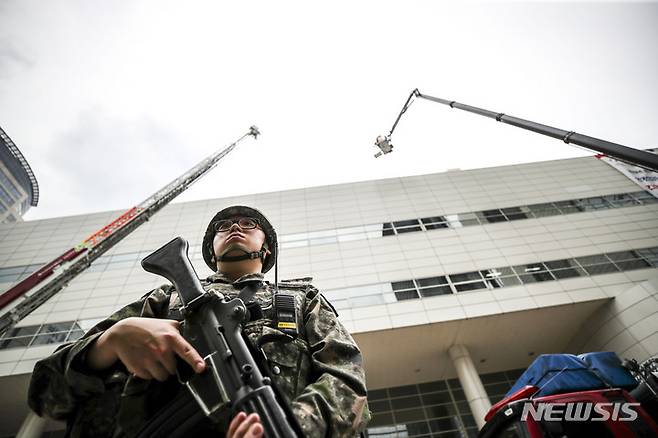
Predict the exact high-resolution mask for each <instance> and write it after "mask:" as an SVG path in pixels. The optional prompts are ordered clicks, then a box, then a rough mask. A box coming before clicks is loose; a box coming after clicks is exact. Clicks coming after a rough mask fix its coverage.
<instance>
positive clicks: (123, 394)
mask: <svg viewBox="0 0 658 438" xmlns="http://www.w3.org/2000/svg"><path fill="white" fill-rule="evenodd" d="M202 253H203V258H204V260H205V262H206V264H207V265H208V266H209V267H210V268H211V269H212V270H213V271H216V273H215V274H213V275H211V276H210V277H208V278H207V279H206V280H203V281H202V285H203V287H204V289H206V290H215V291H217V292H221V293H222V294H224V295H226V296H229V297H230V298H233V297H235V296H237V295H238V293H239V291H240V289H242V287H243V285H245V284H246V283H247V282H250V281H254V280H257V281H259V282H260V283H259V284H260V288H259V289H258V291H257V292H256V295H255V297H254V300H255V302H256V303H257V304H258V305H257V307H259V308H260V311H261V313H260V315H259V316H258V318H257V319H256V320H253V321H251V322H248V323H246V324H245V326H244V332H245V334H246V335H247V337H248V339H249V341H250V342H252V343H253V344H254V345H258V346H259V347H260V348H262V350H263V351H264V353H265V355H266V356H267V359H268V364H269V367H270V370H269V373H270V375H271V376H272V380H273V382H274V384H275V385H276V386H277V387H278V389H279V390H280V392H281V393H282V394H283V395H284V397H285V399H286V400H287V401H288V402H289V403H290V407H291V410H292V412H293V414H294V416H295V418H296V419H297V421H298V422H299V424H300V426H301V428H302V430H303V432H304V434H305V435H306V436H309V437H324V436H331V437H343V436H345V437H347V436H354V435H356V434H358V433H359V432H361V431H363V429H364V428H365V425H366V424H367V421H368V420H369V416H370V414H369V411H368V406H367V401H366V385H365V374H364V370H363V363H362V357H361V353H360V351H359V349H358V347H357V345H356V343H355V342H354V340H353V339H352V337H351V336H350V334H349V333H348V332H347V330H346V329H345V328H344V327H343V325H342V324H341V323H340V322H339V321H338V319H337V315H336V313H335V311H334V309H333V307H332V306H331V305H330V304H329V303H328V302H327V301H326V300H325V299H324V297H323V296H322V295H321V294H320V293H318V291H317V289H315V288H314V287H313V286H312V285H311V284H310V283H309V280H310V279H301V280H294V281H284V282H281V283H279V285H278V290H279V291H278V293H279V294H283V295H287V296H290V297H292V298H290V300H291V302H292V301H294V307H295V312H296V318H297V320H298V321H299V324H298V334H297V335H296V337H292V336H290V334H286V333H283V332H282V331H280V330H278V329H276V328H274V327H273V321H274V319H275V317H276V311H277V309H276V308H275V307H276V306H273V299H272V297H273V294H274V293H275V290H276V287H275V285H272V284H269V283H268V282H264V281H263V274H264V273H266V272H267V271H268V270H270V269H271V268H272V267H273V266H274V265H275V263H276V257H277V237H276V233H275V231H274V228H273V227H272V225H271V224H270V223H269V221H268V220H267V219H266V218H265V216H263V215H262V214H261V213H260V212H259V211H258V210H256V209H253V208H250V207H244V206H233V207H228V208H225V209H223V210H222V211H220V212H219V213H217V214H216V215H215V217H214V218H213V219H212V220H211V222H210V224H209V225H208V228H207V230H206V233H205V236H204V239H203V249H202ZM180 308H181V302H180V299H179V297H178V294H177V293H176V291H175V290H174V288H173V286H170V285H165V286H162V287H160V288H157V289H155V290H153V291H151V292H149V293H148V294H146V295H144V296H143V297H142V298H141V299H140V300H139V301H137V302H134V303H132V304H130V305H128V306H126V307H124V308H122V309H121V310H119V311H117V312H116V313H114V314H113V315H111V316H110V317H109V318H108V319H106V320H104V321H102V322H100V323H99V324H97V325H96V326H95V327H94V328H92V329H91V330H90V331H89V332H87V333H86V334H85V336H83V337H82V338H81V339H79V340H78V341H76V342H73V343H70V344H67V345H64V346H62V347H60V348H59V349H58V350H57V351H56V352H55V353H53V355H51V356H50V357H48V358H46V359H43V360H41V361H39V362H38V363H37V364H36V366H35V368H34V372H33V374H32V380H31V382H30V389H29V400H28V401H29V405H30V407H31V408H32V409H33V410H34V411H35V412H36V413H37V414H38V415H47V416H49V417H52V418H54V419H57V420H66V422H67V436H72V437H82V436H94V437H110V436H115V437H116V436H135V435H137V434H138V433H140V430H143V428H144V426H145V425H146V424H147V423H148V422H149V420H150V419H152V418H153V416H154V414H156V413H157V412H158V411H160V410H161V409H162V408H163V407H164V406H165V405H166V403H167V402H168V401H170V400H172V399H174V398H175V397H176V395H177V394H180V391H182V390H183V387H182V386H181V385H180V384H179V383H178V381H177V379H176V378H175V377H172V376H173V375H174V374H175V372H176V356H178V357H179V358H180V359H182V360H184V361H185V362H187V363H188V364H189V365H190V366H191V367H192V369H193V370H194V371H195V372H197V373H201V372H203V371H204V368H205V363H204V361H203V359H202V358H201V356H200V355H199V353H198V352H197V351H196V350H195V349H194V348H193V347H192V346H191V345H190V344H189V343H188V342H187V341H186V340H185V339H184V338H183V337H182V336H181V334H180V332H179V323H180V322H179V321H180V320H181V319H182V318H181V312H180ZM291 338H294V340H291ZM228 415H229V413H228V412H226V415H225V419H224V420H223V421H221V422H220V424H219V425H215V426H212V427H213V428H214V430H220V431H224V432H226V435H227V436H229V437H259V436H262V435H263V426H262V424H261V423H260V421H259V419H258V417H257V415H256V414H251V415H246V414H245V413H244V412H240V413H238V414H237V415H235V416H234V417H233V419H232V420H230V424H229V418H228ZM204 427H205V426H204ZM208 427H210V426H208Z"/></svg>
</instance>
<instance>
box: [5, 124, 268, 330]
mask: <svg viewBox="0 0 658 438" xmlns="http://www.w3.org/2000/svg"><path fill="white" fill-rule="evenodd" d="M259 134H260V132H259V131H258V128H256V127H255V126H251V127H250V128H249V132H247V133H246V134H244V135H243V136H242V137H240V138H239V139H237V140H236V141H235V142H233V143H232V144H231V145H229V146H228V147H226V148H225V149H222V150H219V151H216V152H214V153H213V154H212V155H210V156H208V157H207V158H205V159H203V160H202V161H201V162H200V163H198V164H197V165H195V166H194V167H192V168H191V169H190V170H188V171H187V172H185V173H184V174H182V175H181V176H179V177H177V178H175V179H174V180H173V181H171V182H170V183H169V184H167V185H165V186H164V187H162V188H161V189H160V190H158V191H157V192H155V193H154V194H153V195H151V196H149V197H148V198H147V199H145V200H144V201H143V202H141V203H140V204H139V205H137V206H136V207H132V208H130V209H129V210H127V211H126V212H125V213H123V214H121V216H119V217H118V218H116V219H115V220H113V221H112V222H110V223H109V224H108V225H106V226H104V227H103V228H101V229H100V230H98V231H96V232H95V233H93V234H92V235H90V236H89V237H87V238H86V239H85V240H83V241H82V242H81V243H80V244H78V245H76V246H75V247H74V248H71V249H69V250H67V251H66V252H65V253H63V254H62V255H60V256H59V257H57V258H55V259H54V260H52V261H50V262H48V263H46V264H45V265H44V266H42V267H41V268H39V269H38V270H37V271H36V272H34V273H32V274H31V275H30V276H28V277H27V278H25V279H24V280H22V281H21V282H19V283H17V284H16V285H14V286H13V287H11V288H10V289H8V290H7V291H6V292H4V293H3V294H2V295H0V310H2V309H4V308H6V307H7V306H8V305H9V304H10V303H12V302H13V301H14V300H16V299H18V298H19V297H21V296H25V295H26V294H28V292H30V291H31V290H32V289H33V288H34V287H36V286H37V285H39V284H40V283H42V282H44V281H45V280H46V279H47V278H50V277H51V276H52V274H53V273H54V272H55V269H57V268H58V267H60V266H62V265H63V264H64V263H66V262H70V263H71V264H70V265H68V266H66V267H65V269H63V271H62V272H61V273H59V274H57V275H55V276H54V277H52V279H51V281H49V282H48V283H46V284H45V285H43V286H42V287H41V288H40V289H38V290H36V291H34V292H33V293H31V294H29V296H25V299H24V300H23V301H22V302H21V303H19V304H18V305H16V306H15V307H13V308H12V309H11V310H9V311H8V312H6V313H5V314H3V315H2V316H0V333H3V332H4V331H6V330H7V329H8V328H10V327H12V326H13V325H14V324H16V323H17V322H18V321H20V320H21V319H23V318H25V317H26V316H27V315H29V314H30V313H31V312H32V311H33V310H34V309H36V308H37V307H39V306H40V305H42V304H43V303H45V302H46V301H47V300H48V299H49V298H51V297H52V296H53V295H55V294H56V293H57V292H59V291H60V290H62V289H63V288H64V287H66V285H67V284H68V283H69V282H70V281H71V280H73V279H74V278H75V277H76V276H78V275H79V274H80V273H82V272H83V271H84V270H85V269H87V268H88V267H89V265H91V263H92V262H93V261H95V260H96V259H97V258H99V257H100V256H101V255H103V254H104V253H105V252H107V251H108V250H109V249H110V248H112V247H113V246H114V245H116V244H117V243H119V242H120V241H121V240H122V239H123V238H124V237H126V236H128V235H129V234H130V233H131V232H132V231H134V230H135V229H136V228H137V227H139V226H140V225H141V224H143V223H144V222H146V221H147V220H148V219H149V218H150V217H151V216H153V215H154V214H155V213H157V212H158V211H159V210H160V209H162V208H163V207H164V206H166V205H167V204H168V203H169V202H171V200H173V199H174V198H175V197H176V196H178V195H179V194H181V193H182V192H183V191H185V190H186V189H187V188H188V187H189V186H190V185H192V184H193V183H194V182H196V181H197V180H198V179H199V178H201V177H202V176H203V175H205V174H206V173H208V172H209V171H210V170H211V169H212V168H213V167H215V165H216V164H217V163H218V162H219V160H221V159H222V158H224V157H225V156H226V155H227V154H229V153H230V152H231V151H232V150H233V149H235V147H236V146H237V144H238V143H239V142H240V141H241V140H243V139H244V138H245V137H248V136H250V135H252V136H253V137H254V138H257V136H258V135H259Z"/></svg>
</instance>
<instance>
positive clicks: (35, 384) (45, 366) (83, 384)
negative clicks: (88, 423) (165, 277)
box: [28, 286, 169, 420]
mask: <svg viewBox="0 0 658 438" xmlns="http://www.w3.org/2000/svg"><path fill="white" fill-rule="evenodd" d="M168 292H169V287H168V286H163V287H160V288H158V289H155V290H153V291H151V292H149V293H148V294H146V295H144V296H143V297H142V298H141V299H140V300H138V301H135V302H133V303H131V304H129V305H127V306H125V307H123V308H122V309H120V310H118V311H117V312H115V313H113V314H112V315H111V316H110V317H109V318H107V319H105V320H103V321H101V322H100V323H98V324H97V325H96V326H94V327H93V328H92V329H91V330H89V331H88V332H87V333H85V335H84V336H83V337H82V338H80V339H79V340H77V341H75V342H72V343H69V344H64V345H62V346H61V347H59V348H58V349H57V350H56V351H55V352H54V353H53V354H52V355H50V356H49V357H47V358H45V359H42V360H40V361H39V362H37V363H36V365H35V366H34V370H33V371H32V377H31V379H30V386H29V389H28V405H29V406H30V408H32V410H33V411H34V412H36V413H37V414H38V415H40V416H43V415H47V416H49V417H51V418H54V419H56V420H65V419H67V418H68V417H69V416H70V415H71V414H72V413H74V412H75V410H76V408H77V406H78V404H79V403H80V401H81V400H84V399H87V398H89V397H92V396H95V395H99V394H101V393H103V392H104V391H105V378H107V377H109V376H110V374H111V371H112V370H107V371H104V372H95V371H93V370H91V369H89V368H88V367H87V366H86V362H85V356H86V352H87V351H88V349H89V347H90V346H91V345H93V343H94V342H95V341H96V339H98V337H99V336H100V335H101V334H102V333H103V332H104V331H105V330H107V329H108V328H110V327H111V326H112V325H114V324H115V323H117V322H118V321H120V320H122V319H125V318H129V317H131V316H145V317H164V316H166V310H167V309H168V305H169V293H168ZM119 366H120V365H119Z"/></svg>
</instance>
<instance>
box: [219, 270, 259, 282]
mask: <svg viewBox="0 0 658 438" xmlns="http://www.w3.org/2000/svg"><path fill="white" fill-rule="evenodd" d="M264 278H265V276H264V275H263V273H262V272H254V273H253V274H245V275H243V276H242V277H240V278H238V279H237V280H235V281H231V279H230V278H228V277H227V276H226V274H224V273H223V272H216V273H214V274H212V275H211V276H210V277H208V281H209V282H211V283H226V284H239V283H242V282H245V281H253V280H258V281H263V279H264Z"/></svg>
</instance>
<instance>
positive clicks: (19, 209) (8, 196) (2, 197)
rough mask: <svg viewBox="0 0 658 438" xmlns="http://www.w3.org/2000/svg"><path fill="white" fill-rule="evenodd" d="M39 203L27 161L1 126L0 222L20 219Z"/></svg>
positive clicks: (36, 188)
mask: <svg viewBox="0 0 658 438" xmlns="http://www.w3.org/2000/svg"><path fill="white" fill-rule="evenodd" d="M38 202H39V185H38V183H37V180H36V177H35V176H34V173H33V172H32V169H31V168H30V165H29V164H28V163H27V160H26V159H25V157H24V156H23V154H22V153H21V151H20V150H19V149H18V147H17V146H16V145H15V144H14V142H13V141H12V140H11V138H9V136H8V135H7V133H6V132H5V131H3V130H2V128H0V223H4V222H15V221H20V220H22V217H23V215H24V214H25V213H26V212H27V210H28V209H29V208H30V207H35V206H36V205H37V204H38Z"/></svg>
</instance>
